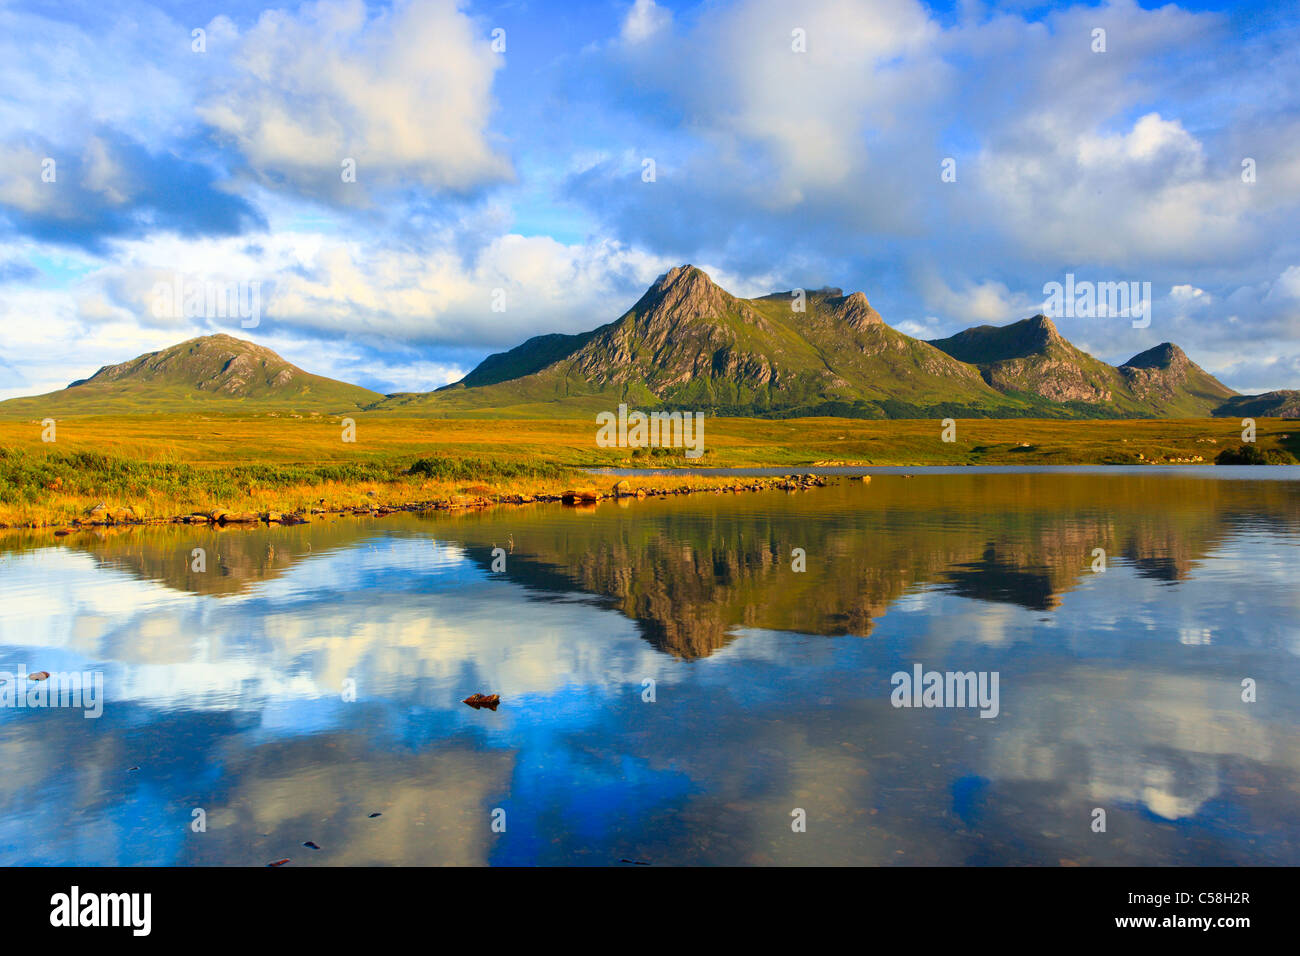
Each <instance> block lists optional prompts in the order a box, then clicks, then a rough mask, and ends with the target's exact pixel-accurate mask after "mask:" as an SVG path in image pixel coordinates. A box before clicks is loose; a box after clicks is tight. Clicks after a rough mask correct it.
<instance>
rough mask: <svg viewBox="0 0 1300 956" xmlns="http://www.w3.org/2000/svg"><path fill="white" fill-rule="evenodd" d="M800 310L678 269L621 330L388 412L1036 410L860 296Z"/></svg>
mask: <svg viewBox="0 0 1300 956" xmlns="http://www.w3.org/2000/svg"><path fill="white" fill-rule="evenodd" d="M791 302H792V299H791V296H790V295H789V294H788V293H786V294H780V293H778V294H775V295H770V296H765V297H763V298H761V299H753V300H749V299H740V298H737V297H735V296H733V295H731V294H730V293H728V292H726V291H725V290H723V289H721V288H720V287H719V286H718V285H716V284H715V283H714V282H713V280H712V279H710V278H709V277H708V276H707V275H706V274H705V273H704V272H703V271H701V270H700V269H697V268H695V267H694V266H690V265H685V266H678V267H677V268H674V269H672V270H670V271H669V272H667V273H666V274H664V275H663V276H660V277H659V279H658V280H656V282H655V283H654V284H653V285H652V286H651V287H650V288H649V289H648V290H647V291H646V293H645V294H644V295H643V296H642V297H641V298H640V299H639V300H638V301H637V303H636V304H635V305H633V306H632V308H631V309H629V310H628V311H627V312H626V313H624V314H623V315H622V316H621V317H620V318H619V319H617V320H615V321H614V322H611V323H609V324H608V325H605V326H601V327H600V328H598V329H595V330H593V331H592V332H590V333H588V334H587V335H585V336H569V337H567V338H566V340H565V341H558V340H557V338H556V337H545V338H546V339H547V341H545V342H541V343H539V340H537V339H534V340H530V343H538V345H539V347H535V348H530V347H529V346H530V343H525V345H524V346H520V348H519V349H516V350H513V351H512V352H509V353H501V354H499V355H495V356H492V357H491V358H489V359H488V360H487V361H486V362H485V363H484V364H483V365H481V366H479V368H478V369H475V370H474V371H473V372H471V373H470V375H468V376H466V378H465V379H464V380H463V381H462V382H460V383H457V386H453V387H452V388H450V389H444V390H441V391H440V392H438V393H435V394H433V395H426V396H407V395H404V396H396V397H394V398H393V399H391V400H389V401H388V402H385V403H384V404H383V405H382V406H381V408H383V409H390V410H392V409H399V408H400V409H405V410H407V411H414V410H437V411H453V410H469V409H489V408H491V409H498V408H503V407H510V408H512V409H516V410H520V409H527V410H530V411H532V410H538V411H544V410H545V409H546V408H547V407H548V406H552V405H555V404H563V405H564V406H565V407H566V409H567V408H594V409H608V408H612V407H614V406H615V405H617V404H618V402H620V401H626V402H629V403H631V404H635V405H637V406H642V407H654V406H657V405H665V406H678V407H691V408H708V409H712V410H714V411H717V412H730V413H734V414H762V413H765V412H770V411H773V410H780V409H800V408H802V409H806V410H810V411H811V410H816V409H817V408H819V407H820V406H825V405H827V404H828V403H838V404H839V405H846V404H847V405H853V406H858V407H860V408H867V407H868V406H870V407H871V408H872V409H874V411H875V414H876V415H882V414H884V412H882V411H880V408H879V403H883V402H889V401H893V402H903V403H908V404H911V405H916V406H929V405H937V404H939V403H943V402H948V403H956V404H961V405H969V406H979V407H988V408H992V407H995V406H1007V407H1019V406H1021V405H1023V403H1021V402H1019V401H1017V400H1015V399H1008V398H1007V397H1006V396H1003V395H1001V394H999V393H998V392H997V391H995V390H994V389H992V388H990V387H989V386H988V385H987V384H986V383H985V382H984V381H983V379H981V378H980V375H979V373H978V371H977V370H975V369H974V368H972V367H970V366H969V365H966V364H964V363H962V362H959V361H955V360H954V359H952V358H951V357H950V356H947V355H945V354H943V353H942V352H941V351H939V350H938V349H935V348H933V347H932V346H930V345H928V344H926V343H925V342H922V341H920V340H918V339H913V338H911V337H910V336H907V335H904V334H903V333H901V332H898V331H896V330H895V329H891V328H890V327H889V326H887V325H885V323H884V322H883V320H882V319H881V318H880V315H879V314H878V313H877V312H876V311H875V310H874V309H872V308H871V306H870V304H869V303H868V302H867V299H866V296H864V295H863V294H862V293H860V292H858V293H854V294H853V295H850V296H843V295H841V294H840V293H839V290H837V289H829V290H821V291H820V292H814V293H812V294H810V295H809V296H808V297H807V300H806V311H803V312H795V311H793V309H792V307H791ZM547 349H554V351H553V352H549V353H548V352H547V351H546V350H547ZM566 349H568V351H567V352H565V350H566ZM556 352H564V354H562V355H558V357H555V358H554V360H553V361H550V362H549V363H548V364H545V365H542V366H541V367H537V368H535V370H528V371H526V372H525V374H522V375H519V376H518V377H517V378H514V379H502V378H501V377H500V371H501V370H502V369H503V368H505V367H508V366H511V365H513V366H514V367H516V368H519V369H520V370H524V369H528V368H529V366H528V365H527V364H526V362H527V361H528V360H529V359H533V360H535V364H537V365H540V364H541V360H542V359H544V358H550V357H552V355H555V353H556ZM489 363H490V364H489ZM485 366H488V367H486V368H485ZM476 383H483V384H479V385H476ZM459 386H464V387H463V388H461V387H459ZM873 403H874V404H873ZM429 406H433V408H432V409H430V408H429Z"/></svg>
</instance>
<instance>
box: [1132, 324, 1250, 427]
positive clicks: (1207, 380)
mask: <svg viewBox="0 0 1300 956" xmlns="http://www.w3.org/2000/svg"><path fill="white" fill-rule="evenodd" d="M1119 372H1120V374H1121V375H1123V376H1124V380H1125V383H1126V384H1127V385H1128V388H1129V391H1130V392H1131V393H1132V394H1133V397H1134V398H1135V399H1136V400H1137V401H1139V402H1142V403H1143V404H1144V405H1146V406H1147V407H1148V408H1151V409H1153V410H1155V411H1156V412H1158V413H1159V414H1161V415H1168V416H1173V415H1206V414H1210V413H1212V412H1213V411H1214V409H1216V408H1218V407H1219V406H1220V405H1221V404H1222V403H1223V402H1224V401H1225V400H1229V399H1231V398H1232V397H1233V396H1235V395H1236V394H1237V393H1236V392H1234V391H1233V390H1232V389H1230V388H1228V387H1227V386H1226V385H1224V384H1223V383H1222V382H1220V381H1219V380H1218V379H1217V378H1215V377H1214V376H1213V375H1211V374H1210V373H1209V372H1207V371H1205V369H1203V368H1201V367H1200V366H1199V365H1197V364H1196V363H1195V362H1193V361H1192V360H1191V359H1189V358H1188V357H1187V355H1186V354H1185V353H1184V352H1183V350H1182V349H1180V348H1179V347H1178V346H1177V345H1174V344H1173V343H1172V342H1162V343H1161V344H1160V345H1157V346H1155V347H1154V348H1150V349H1147V350H1146V351H1145V352H1142V353H1140V354H1138V355H1135V356H1133V357H1132V358H1131V359H1129V360H1128V361H1127V362H1125V363H1124V364H1123V365H1121V366H1120V367H1119Z"/></svg>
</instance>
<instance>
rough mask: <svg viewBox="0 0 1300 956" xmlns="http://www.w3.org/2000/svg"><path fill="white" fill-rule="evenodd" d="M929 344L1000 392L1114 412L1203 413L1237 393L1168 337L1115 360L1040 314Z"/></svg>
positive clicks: (1122, 413) (1124, 413)
mask: <svg viewBox="0 0 1300 956" xmlns="http://www.w3.org/2000/svg"><path fill="white" fill-rule="evenodd" d="M930 344H931V345H933V346H935V347H936V348H939V349H941V350H943V351H944V352H946V353H947V354H949V355H951V356H952V357H953V358H956V359H959V360H961V361H963V362H969V363H971V364H973V365H975V366H977V367H978V368H979V370H980V374H981V375H982V376H983V377H984V380H985V381H986V382H988V383H989V384H990V385H991V386H993V387H994V388H996V389H997V390H998V391H1000V392H1005V393H1012V394H1015V393H1029V394H1032V395H1037V396H1040V397H1042V398H1045V399H1047V400H1049V401H1051V402H1058V403H1059V402H1082V403H1085V404H1088V405H1097V406H1105V407H1108V408H1111V409H1113V410H1114V412H1115V413H1117V414H1121V415H1159V416H1170V417H1178V416H1198V415H1208V414H1210V413H1211V412H1212V411H1213V410H1214V409H1215V408H1216V407H1218V406H1219V405H1220V404H1221V403H1222V402H1223V401H1224V400H1225V399H1226V398H1229V397H1231V396H1232V395H1234V394H1236V393H1235V392H1233V391H1232V389H1230V388H1228V387H1227V386H1225V385H1223V384H1222V383H1220V382H1219V381H1218V380H1217V379H1215V378H1214V377H1213V376H1212V375H1210V374H1209V373H1208V372H1206V371H1205V370H1204V369H1202V368H1201V367H1200V366H1198V365H1196V364H1195V363H1194V362H1192V361H1191V360H1190V359H1188V358H1187V356H1186V355H1185V354H1184V353H1183V350H1182V349H1180V348H1178V346H1176V345H1174V344H1172V343H1170V342H1165V343H1163V344H1161V345H1157V346H1156V347H1155V348H1152V349H1148V350H1147V351H1145V352H1142V353H1141V354H1140V355H1135V356H1134V357H1133V358H1131V359H1129V360H1128V361H1127V362H1125V363H1124V364H1123V365H1122V366H1120V367H1119V368H1116V367H1114V366H1112V365H1108V364H1106V363H1105V362H1103V361H1101V360H1100V359H1097V358H1094V357H1093V356H1091V355H1089V354H1088V353H1087V352H1084V351H1083V350H1082V349H1079V348H1077V347H1075V346H1074V345H1072V344H1071V343H1070V342H1069V341H1067V340H1066V339H1065V337H1064V336H1062V335H1061V333H1060V332H1059V331H1057V328H1056V326H1055V324H1053V322H1052V320H1051V319H1049V318H1048V317H1047V316H1045V315H1041V314H1039V315H1035V316H1033V317H1032V318H1028V319H1022V320H1021V321H1019V322H1013V323H1012V324H1010V325H1004V326H992V325H981V326H977V327H976V328H971V329H966V330H965V331H964V332H958V333H957V334H956V335H953V336H950V337H949V338H946V339H934V340H931V342H930Z"/></svg>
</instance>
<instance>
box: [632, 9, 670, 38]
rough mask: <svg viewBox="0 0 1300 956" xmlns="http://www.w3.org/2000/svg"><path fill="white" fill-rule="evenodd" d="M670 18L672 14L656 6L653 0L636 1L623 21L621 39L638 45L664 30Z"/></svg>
mask: <svg viewBox="0 0 1300 956" xmlns="http://www.w3.org/2000/svg"><path fill="white" fill-rule="evenodd" d="M672 18H673V12H672V11H671V10H665V9H664V8H663V7H659V6H656V5H655V2H654V0H636V2H635V3H634V4H632V8H631V9H630V10H628V12H627V16H626V17H625V18H624V20H623V34H622V35H623V39H624V40H626V41H627V42H628V43H640V42H641V41H643V40H646V39H649V38H650V37H652V36H654V35H655V34H656V33H658V32H659V31H660V30H662V29H664V27H666V26H667V25H668V24H669V23H670V22H671V21H672Z"/></svg>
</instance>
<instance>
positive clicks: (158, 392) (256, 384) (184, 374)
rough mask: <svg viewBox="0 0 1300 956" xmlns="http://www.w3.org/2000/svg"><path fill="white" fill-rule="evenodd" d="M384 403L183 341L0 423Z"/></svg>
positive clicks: (25, 402)
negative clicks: (49, 417)
mask: <svg viewBox="0 0 1300 956" xmlns="http://www.w3.org/2000/svg"><path fill="white" fill-rule="evenodd" d="M383 397H384V396H383V395H380V394H379V393H378V392H372V391H370V390H369V389H366V388H361V387H360V386H357V385H349V384H347V383H346V382H338V381H335V380H334V379H330V378H324V377H322V376H320V375H312V374H311V373H310V372H304V371H303V370H302V369H300V368H298V367H297V366H296V365H292V364H290V363H289V362H287V361H285V360H284V359H282V358H281V357H280V356H279V355H277V354H276V353H275V352H272V351H271V350H270V349H268V348H264V347H262V346H260V345H255V344H253V343H252V342H246V341H244V340H243V339H237V338H234V337H233V336H229V335H207V336H203V337H201V338H197V339H190V340H189V341H187V342H182V343H180V344H179V345H173V346H172V347H171V348H167V349H163V350H162V351H159V352H150V353H148V354H147V355H141V356H140V357H139V358H135V359H132V360H131V361H129V362H123V363H121V364H120V365H106V366H104V367H103V368H101V369H100V370H99V371H98V372H96V373H95V374H94V375H92V376H91V377H90V378H87V379H82V380H80V381H76V382H73V383H72V384H71V385H69V386H68V387H67V388H65V389H62V390H60V391H57V392H50V393H49V394H46V395H36V396H33V397H30V398H15V399H10V400H9V401H7V402H0V415H3V416H4V417H7V418H8V417H15V416H46V415H52V416H56V417H57V416H59V415H101V414H102V415H116V414H128V413H138V412H183V411H187V410H194V411H203V412H209V411H212V412H230V411H258V412H261V411H269V410H280V411H302V412H311V411H317V412H342V411H349V410H351V411H356V410H358V409H360V408H363V407H365V406H367V405H370V404H373V403H374V402H377V401H380V400H381V399H382V398H383Z"/></svg>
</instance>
